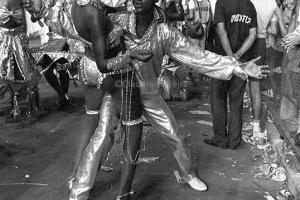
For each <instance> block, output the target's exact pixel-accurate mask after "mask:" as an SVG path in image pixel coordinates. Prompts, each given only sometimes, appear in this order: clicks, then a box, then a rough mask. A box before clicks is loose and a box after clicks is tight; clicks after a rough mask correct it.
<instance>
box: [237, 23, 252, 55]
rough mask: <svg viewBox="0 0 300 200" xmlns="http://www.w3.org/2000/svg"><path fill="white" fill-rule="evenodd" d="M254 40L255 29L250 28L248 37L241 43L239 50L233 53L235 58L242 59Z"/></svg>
mask: <svg viewBox="0 0 300 200" xmlns="http://www.w3.org/2000/svg"><path fill="white" fill-rule="evenodd" d="M255 39H256V28H250V29H249V35H248V37H247V38H246V40H245V41H244V42H243V44H242V46H241V48H240V49H239V50H238V51H237V52H236V53H235V57H236V58H237V59H239V58H240V57H242V56H243V55H244V54H245V53H246V52H247V51H248V50H249V49H250V47H251V46H252V45H253V43H254V41H255Z"/></svg>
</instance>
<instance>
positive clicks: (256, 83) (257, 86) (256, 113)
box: [249, 38, 266, 137]
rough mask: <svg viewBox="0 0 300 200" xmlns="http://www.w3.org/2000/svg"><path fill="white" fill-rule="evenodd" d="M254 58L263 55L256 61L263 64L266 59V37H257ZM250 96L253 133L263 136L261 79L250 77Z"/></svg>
mask: <svg viewBox="0 0 300 200" xmlns="http://www.w3.org/2000/svg"><path fill="white" fill-rule="evenodd" d="M250 51H251V56H252V58H256V57H258V56H261V59H260V60H259V61H258V62H257V63H256V64H257V65H263V64H264V63H265V60H266V41H265V39H264V38H257V39H256V40H255V42H254V44H253V46H252V48H251V50H250ZM249 80H250V82H249V89H250V98H251V103H252V111H253V120H254V121H253V135H254V136H255V137H256V136H262V131H261V127H260V121H261V80H258V79H254V78H249Z"/></svg>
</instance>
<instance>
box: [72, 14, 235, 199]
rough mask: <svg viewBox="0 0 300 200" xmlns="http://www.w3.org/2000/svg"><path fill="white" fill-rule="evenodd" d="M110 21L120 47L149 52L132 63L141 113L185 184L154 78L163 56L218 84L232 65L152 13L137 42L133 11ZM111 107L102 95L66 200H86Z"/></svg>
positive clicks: (181, 147)
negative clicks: (96, 122) (170, 153)
mask: <svg viewBox="0 0 300 200" xmlns="http://www.w3.org/2000/svg"><path fill="white" fill-rule="evenodd" d="M110 18H111V20H112V21H113V22H114V23H115V26H116V27H121V28H122V29H123V30H124V29H125V30H124V36H125V43H126V48H128V49H135V48H146V49H150V48H151V50H152V53H153V57H152V58H151V59H150V60H149V61H148V62H146V63H142V62H137V63H136V64H135V65H136V77H137V79H138V82H139V87H140V91H141V101H142V106H143V115H144V117H145V118H146V120H147V121H148V122H149V123H151V125H152V126H153V127H154V128H155V129H156V130H157V131H159V133H160V134H161V135H162V137H163V139H164V140H165V142H166V143H168V144H169V145H170V147H172V151H173V155H174V157H175V159H176V160H177V162H178V165H179V167H180V169H181V175H182V177H183V179H184V180H185V181H189V180H190V179H191V178H192V177H194V176H195V174H194V172H193V170H192V162H191V158H190V152H189V150H188V149H187V147H186V144H185V136H184V135H182V134H181V133H179V132H178V126H177V123H176V120H175V118H174V116H173V114H172V112H171V111H170V109H169V108H168V106H167V104H166V103H165V101H164V100H163V98H162V97H161V95H160V94H159V92H158V84H157V78H158V76H159V75H160V71H161V64H162V61H163V57H164V55H168V56H170V57H171V58H173V59H174V60H176V61H178V62H180V63H182V64H184V65H187V66H189V67H191V68H193V69H195V70H198V71H199V72H201V73H203V74H205V75H207V76H210V77H214V78H218V79H224V80H228V79H230V78H231V77H232V73H233V70H234V69H235V67H236V66H237V65H238V63H237V61H236V60H235V59H233V58H230V57H223V56H219V55H217V54H214V53H211V52H208V51H203V50H201V49H200V48H199V47H197V46H194V45H193V44H192V43H190V42H189V41H188V40H187V39H186V38H185V37H184V36H183V35H182V33H181V32H179V31H178V30H177V29H174V28H171V27H169V26H168V25H167V24H165V23H161V22H162V20H161V15H160V14H159V12H158V11H157V10H156V11H155V20H154V21H153V24H152V25H151V26H150V28H149V29H148V31H147V33H146V34H145V35H144V36H143V37H142V38H140V39H138V38H137V36H136V33H135V27H136V26H135V14H134V12H132V13H122V14H111V15H110ZM111 103H112V102H111V97H109V96H106V97H104V99H103V103H102V106H101V111H100V115H101V116H106V117H105V118H102V119H100V121H99V126H98V128H97V131H96V132H95V135H94V136H93V137H92V138H91V140H90V144H89V145H88V147H87V148H86V150H85V153H84V155H83V157H82V162H81V164H80V166H79V168H78V171H77V174H76V180H75V181H74V182H73V185H72V187H71V195H70V199H74V200H75V199H81V200H85V199H87V198H88V192H89V191H90V190H91V188H92V187H93V183H94V180H95V177H96V173H97V169H98V166H99V161H103V159H104V160H105V158H106V156H105V155H106V154H107V153H108V151H109V149H110V148H109V147H108V146H109V144H107V143H106V142H105V138H106V137H108V133H109V132H110V131H112V130H111V129H113V126H107V124H114V123H115V121H114V112H115V111H114V108H113V106H111ZM137 123H138V121H137Z"/></svg>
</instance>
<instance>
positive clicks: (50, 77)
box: [44, 69, 65, 99]
mask: <svg viewBox="0 0 300 200" xmlns="http://www.w3.org/2000/svg"><path fill="white" fill-rule="evenodd" d="M44 76H45V78H46V80H47V82H48V83H49V84H50V85H51V87H52V88H53V89H54V90H55V91H56V92H57V94H58V96H59V99H64V98H65V93H64V91H63V90H62V88H61V86H60V83H59V81H58V78H57V77H56V76H55V74H54V73H53V69H52V70H50V69H49V70H47V71H46V72H45V73H44Z"/></svg>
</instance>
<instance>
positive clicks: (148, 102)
mask: <svg viewBox="0 0 300 200" xmlns="http://www.w3.org/2000/svg"><path fill="white" fill-rule="evenodd" d="M141 98H142V99H141V100H142V105H143V109H144V110H143V115H144V117H145V118H146V119H147V121H148V122H149V123H150V124H151V125H152V126H153V127H154V128H155V129H156V130H157V131H158V133H159V134H160V135H161V137H162V138H163V140H164V141H165V142H166V143H167V144H168V145H169V146H170V147H171V149H172V151H173V155H174V157H175V159H176V160H177V163H178V165H179V168H180V173H181V176H182V178H183V179H184V180H185V181H189V180H190V179H191V178H193V177H194V176H195V174H194V172H193V169H192V162H191V156H190V152H189V150H188V148H187V144H186V140H185V137H184V136H183V135H180V134H179V132H178V126H177V124H176V120H175V118H174V115H173V114H172V112H171V110H170V109H169V107H168V106H167V104H166V102H165V101H164V100H163V98H162V97H161V95H160V94H154V95H142V96H141ZM100 116H103V117H101V118H100V120H99V125H98V127H97V129H96V131H95V134H94V135H93V136H92V138H91V140H90V142H89V144H88V146H87V147H86V150H85V152H84V155H83V157H82V161H81V163H80V164H79V167H78V170H77V173H76V175H75V177H76V179H75V181H74V183H73V186H72V187H71V192H70V200H86V199H87V198H88V196H89V191H90V190H91V189H92V187H93V184H94V181H95V178H96V174H97V171H98V167H99V163H100V165H101V164H102V163H103V162H104V161H105V159H106V158H107V154H108V152H109V151H110V149H111V146H112V144H110V143H106V142H105V138H106V137H111V133H113V129H114V128H115V127H116V116H117V115H116V112H115V108H114V106H113V102H112V97H111V96H110V95H105V96H104V98H103V101H102V105H101V109H100ZM133 140H134V141H135V142H133V143H132V144H134V145H136V146H137V147H138V146H139V144H137V143H138V140H140V138H137V139H136V138H135V139H133ZM132 173H133V172H132V171H131V172H130V171H129V172H127V174H128V176H127V179H129V178H133V176H132ZM130 174H131V175H130ZM125 179H126V175H125ZM130 181H132V180H130ZM121 182H126V180H123V181H122V180H121ZM121 184H122V183H121Z"/></svg>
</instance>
